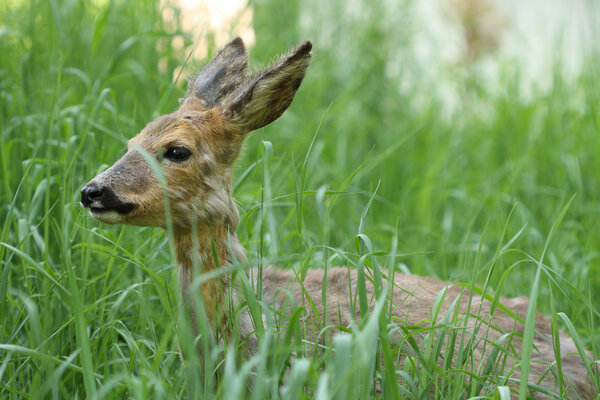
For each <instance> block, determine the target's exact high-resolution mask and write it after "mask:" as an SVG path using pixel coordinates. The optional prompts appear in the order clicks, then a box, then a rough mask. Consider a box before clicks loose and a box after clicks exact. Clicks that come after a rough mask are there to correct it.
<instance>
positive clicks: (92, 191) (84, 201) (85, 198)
mask: <svg viewBox="0 0 600 400" xmlns="http://www.w3.org/2000/svg"><path fill="white" fill-rule="evenodd" d="M102 193H103V190H102V188H98V187H96V186H93V185H86V186H84V188H83V189H81V205H82V206H84V207H89V206H90V205H91V204H92V203H93V202H94V200H96V199H97V198H98V197H100V196H102Z"/></svg>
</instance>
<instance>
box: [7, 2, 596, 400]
mask: <svg viewBox="0 0 600 400" xmlns="http://www.w3.org/2000/svg"><path fill="white" fill-rule="evenodd" d="M288 3H289V4H288ZM253 6H254V28H255V32H256V46H255V47H254V48H253V49H252V52H251V56H252V59H253V60H255V65H256V64H257V63H258V62H264V61H265V60H268V59H271V58H272V57H274V56H275V55H276V54H277V53H278V52H281V51H283V50H285V49H287V48H289V47H291V46H293V45H295V44H296V43H297V42H298V41H300V40H303V39H304V38H305V37H307V36H308V37H316V36H317V33H316V32H310V31H309V32H307V31H305V30H303V29H305V27H304V25H302V24H301V23H300V22H299V21H300V19H301V16H302V15H304V13H308V12H310V10H306V9H301V8H300V3H299V2H286V5H285V7H283V6H282V5H281V4H279V3H278V2H275V1H266V2H260V3H258V2H257V3H255V4H253ZM274 9H276V10H278V11H277V13H278V14H277V15H278V18H274V17H273V10H274ZM381 11H382V10H381V9H377V8H374V9H373V10H372V11H370V14H369V15H371V16H372V17H374V19H373V20H372V23H370V24H368V23H364V24H361V25H355V26H352V27H349V26H347V25H345V24H341V23H340V24H339V25H335V24H334V21H332V22H331V24H332V26H333V27H337V28H338V29H339V30H340V31H339V32H338V34H339V35H340V36H344V35H346V36H344V37H347V43H346V42H344V43H346V44H345V45H344V46H336V45H335V43H319V42H315V48H314V55H313V62H312V65H311V67H310V69H309V72H308V75H307V78H306V80H305V82H304V83H303V85H302V87H301V89H300V91H299V93H298V95H297V98H296V100H295V101H294V103H293V105H292V107H291V108H290V109H289V110H288V112H286V114H285V116H284V117H283V118H282V119H281V120H280V121H278V122H276V123H274V124H273V125H272V126H269V127H267V128H265V129H263V130H261V131H259V132H255V133H254V134H253V135H252V136H251V137H250V138H249V140H248V143H247V144H246V148H245V152H244V154H243V155H242V158H241V159H240V161H239V164H238V168H237V173H236V178H235V179H236V180H235V197H236V199H237V200H238V202H239V203H238V206H239V208H240V212H241V217H242V219H241V224H240V227H239V229H238V236H239V238H240V240H241V242H242V244H243V245H244V246H245V247H246V249H247V253H248V258H249V259H250V260H251V261H252V262H255V263H258V262H263V263H269V262H276V263H278V264H280V265H282V266H284V267H293V268H295V269H296V270H301V269H303V268H307V267H309V266H311V267H316V268H323V267H325V266H326V265H327V266H332V265H347V266H351V267H353V268H361V267H365V268H366V270H365V274H366V275H367V276H369V274H374V272H373V271H380V272H382V273H390V272H391V271H397V270H398V271H400V272H410V273H414V274H420V275H428V276H437V277H440V278H442V279H448V280H453V281H455V282H457V283H456V284H457V285H465V286H466V287H469V286H472V285H477V286H479V287H481V288H482V289H481V290H483V291H484V292H485V293H487V294H488V295H489V296H490V299H491V300H492V301H497V299H498V297H494V295H493V294H494V293H496V294H501V295H502V296H516V295H528V296H531V297H532V298H535V299H537V305H538V307H537V308H538V309H539V310H541V311H542V312H544V313H546V314H548V315H552V316H553V320H554V322H555V323H557V324H559V325H560V326H561V327H562V329H563V330H565V331H568V332H569V334H570V335H571V336H572V337H573V338H574V340H575V341H576V343H577V344H578V345H579V346H580V347H581V348H584V347H585V348H588V349H590V350H592V352H593V354H594V357H595V359H598V354H599V352H600V348H599V340H598V337H599V336H598V335H600V330H599V329H598V322H599V318H598V309H597V306H598V301H597V298H596V297H595V295H594V294H595V293H597V292H598V291H600V278H599V276H600V262H599V254H598V243H600V222H599V221H600V218H599V217H600V196H599V193H600V192H598V187H600V186H599V185H600V182H599V178H598V177H599V175H598V171H600V157H598V156H597V152H598V149H600V136H599V135H598V132H600V114H598V113H597V109H598V107H599V106H600V97H599V94H598V93H600V90H599V89H600V85H599V81H598V78H597V77H598V72H599V71H598V67H597V65H598V64H597V63H595V62H593V61H592V60H590V61H589V62H588V63H587V64H586V66H585V68H584V70H583V72H582V73H581V75H580V77H579V79H578V80H577V81H575V82H574V83H566V82H564V81H563V80H562V79H561V75H560V71H559V70H557V71H556V76H555V78H554V81H555V83H554V86H553V89H552V90H551V91H549V92H547V93H540V94H539V95H537V96H534V98H533V99H530V100H524V99H523V98H522V97H521V96H520V94H519V85H520V83H521V82H520V78H519V71H518V67H507V68H506V73H505V75H504V77H503V78H502V79H503V81H502V82H501V85H502V86H503V87H504V88H505V89H504V90H503V91H502V92H501V93H500V94H490V93H489V92H488V91H487V90H486V86H485V82H480V81H478V80H477V79H476V78H473V80H472V81H467V82H465V86H464V91H465V95H464V98H461V100H460V105H459V109H458V110H459V111H458V112H457V113H456V114H452V115H451V116H450V117H449V116H448V115H447V112H446V111H447V110H445V109H444V106H443V105H442V104H438V103H437V102H436V101H426V100H424V99H426V97H427V96H424V95H423V93H427V91H432V90H434V88H429V87H421V88H413V87H411V86H410V85H409V86H408V88H407V89H406V90H400V87H401V84H400V82H401V80H402V76H403V75H402V74H403V73H404V72H406V74H409V72H411V71H409V69H410V57H409V55H407V54H404V53H403V52H402V50H403V49H404V47H403V43H404V41H407V40H409V39H410V34H411V32H410V30H408V29H407V30H400V31H398V30H396V31H394V32H395V35H390V31H388V29H391V28H390V27H387V26H381V25H378V24H377V22H376V21H377V19H375V17H376V16H377V13H378V12H381ZM0 12H1V13H2V14H0V18H1V21H2V23H1V25H2V28H0V35H1V36H0V38H1V40H0V54H2V57H1V58H0V174H1V179H0V205H1V207H0V216H1V217H2V228H1V229H0V262H1V265H2V269H1V274H0V321H1V322H0V326H1V329H0V335H1V336H0V397H3V398H4V397H6V398H57V399H58V398H94V397H95V398H128V397H132V398H140V399H141V398H190V397H194V396H195V397H200V396H201V397H202V398H216V397H221V398H244V397H248V398H253V399H264V398H276V397H282V398H289V399H294V398H317V399H331V398H334V399H353V398H356V399H359V398H365V397H371V396H375V393H376V390H378V389H381V390H382V392H383V393H384V394H385V395H386V398H394V397H397V398H415V399H417V398H427V397H430V396H431V397H437V398H466V397H470V396H477V395H482V396H487V397H492V396H493V395H494V393H495V392H496V393H497V395H498V396H501V393H504V391H505V389H504V387H500V388H496V387H495V386H494V383H493V382H494V381H497V379H496V378H498V375H501V373H500V372H497V371H495V370H494V369H489V368H488V369H486V366H485V365H484V366H471V365H468V363H466V364H464V365H451V364H449V363H445V364H444V363H443V362H442V363H440V360H441V358H442V357H443V355H444V354H445V352H447V351H448V350H447V349H450V348H451V347H452V344H453V343H461V340H465V339H464V337H463V336H462V333H461V330H460V329H450V328H449V329H448V330H447V331H446V333H445V338H446V339H445V341H444V340H441V339H440V340H438V339H437V338H438V336H436V334H437V333H438V331H436V330H432V329H431V326H424V327H422V329H420V330H419V331H418V332H416V333H414V334H415V335H419V337H421V338H422V339H423V342H424V343H426V344H428V346H423V347H422V348H412V347H411V344H412V342H411V340H410V335H409V336H406V337H405V340H404V341H403V342H402V343H401V345H403V346H405V348H406V347H407V346H408V347H409V348H412V350H411V351H412V352H411V356H410V357H408V358H407V361H405V362H404V364H403V365H398V363H397V361H398V351H399V346H398V343H394V342H393V341H391V340H390V335H391V333H392V330H393V329H400V328H399V327H398V326H396V325H394V324H393V321H392V320H391V318H390V314H389V304H386V303H385V301H384V300H385V299H384V300H381V301H380V303H378V308H376V310H375V312H373V313H370V314H369V315H368V316H367V317H366V319H365V320H363V321H362V322H361V323H360V324H359V326H358V328H357V329H355V330H354V331H353V332H352V333H346V334H343V335H340V336H336V337H335V338H333V339H331V340H328V341H326V343H325V346H322V347H321V346H317V345H316V344H313V343H307V342H303V341H302V340H301V339H302V335H301V332H302V329H303V328H304V326H303V321H302V319H301V318H299V317H298V318H297V319H294V318H293V316H278V315H273V314H272V313H271V314H269V313H266V314H269V315H268V317H267V318H266V321H265V325H264V326H263V328H264V329H263V330H261V331H260V332H259V333H258V334H259V338H260V352H259V354H258V355H257V356H255V357H254V358H252V359H251V360H249V361H248V362H247V363H244V364H240V362H239V360H237V358H236V357H235V354H236V352H237V345H238V343H237V342H234V343H229V344H228V345H227V347H225V348H223V347H222V346H219V345H217V344H215V343H211V342H210V338H209V337H208V335H202V337H201V339H200V346H204V350H205V351H204V354H206V355H207V356H206V357H205V359H202V360H200V359H198V358H197V357H195V354H196V352H195V345H194V343H193V340H194V339H193V337H192V335H191V333H190V332H191V331H190V329H189V321H187V320H186V319H185V318H180V316H179V315H180V314H179V311H178V310H179V309H180V305H179V293H178V289H177V287H178V285H177V281H176V273H175V271H176V265H175V264H174V259H173V257H172V255H171V250H170V247H169V243H168V239H167V237H166V235H165V234H164V232H163V231H161V230H156V229H148V228H136V227H119V226H117V227H109V226H105V225H100V224H99V223H97V222H94V221H92V220H91V219H90V218H89V217H88V216H87V215H86V213H85V212H84V211H83V210H81V209H80V207H79V205H78V201H79V190H80V188H81V187H82V186H83V185H84V184H85V183H86V182H87V181H88V180H89V179H90V178H91V177H93V176H95V175H96V174H97V173H98V172H99V171H101V170H102V169H104V168H105V167H106V166H108V165H110V164H111V163H112V162H114V161H115V160H116V159H117V158H118V156H119V154H120V153H121V152H122V151H123V149H124V142H125V141H126V139H127V138H130V137H132V136H133V135H134V134H135V133H137V132H138V131H139V130H140V129H141V128H142V127H143V126H144V125H145V123H147V122H148V121H149V120H151V119H152V118H154V117H155V116H157V115H159V114H162V113H165V112H168V111H170V110H173V109H174V108H175V107H176V106H177V104H178V103H177V100H178V98H179V97H181V96H182V95H183V89H181V88H178V87H177V86H173V84H172V71H173V69H174V68H175V67H177V66H178V65H179V64H181V62H182V60H184V59H185V54H182V53H181V50H178V49H175V48H173V47H172V45H171V44H172V41H171V40H166V41H164V43H166V45H164V46H163V45H161V46H163V47H161V46H158V47H157V42H158V41H159V40H160V39H165V38H166V39H170V38H172V37H173V35H181V36H184V37H186V39H185V40H186V44H187V45H189V44H191V43H192V41H193V39H194V38H192V37H189V35H188V36H186V33H185V32H183V31H182V30H180V29H179V28H176V30H175V32H172V31H171V27H170V28H169V30H168V32H167V30H165V29H163V28H164V27H163V26H162V21H161V19H160V17H161V15H162V13H161V10H159V9H158V7H157V6H156V5H155V4H154V2H151V1H141V2H135V3H130V2H118V1H117V2H106V3H103V2H95V3H93V4H92V5H89V4H88V3H87V2H69V1H48V2H47V1H32V2H11V3H10V6H2V7H0ZM398 13H399V14H398V20H401V19H402V18H403V14H402V13H401V12H400V11H398ZM350 28H351V29H350ZM394 29H398V28H397V27H395V28H394ZM399 35H402V36H399ZM157 48H160V51H158V50H157ZM212 50H214V49H211V51H212ZM386 51H387V52H388V53H389V52H392V51H393V52H394V54H396V56H397V57H400V59H401V60H402V65H407V67H406V70H404V69H401V70H400V72H398V75H397V76H390V75H389V74H386V62H387V60H388V53H386ZM160 59H166V69H164V70H162V69H161V68H159V60H160ZM163 66H164V65H163ZM557 68H558V67H557ZM403 71H404V72H403ZM417 72H418V71H417ZM413 73H414V71H413ZM182 79H183V77H182ZM414 99H418V102H417V101H416V100H414ZM265 196H266V197H265ZM261 199H262V201H261ZM557 222H560V224H558V223H557ZM246 267H247V266H245V265H238V266H237V268H239V269H242V268H246ZM537 273H539V276H537V275H536V274H537ZM534 283H537V284H535V285H534ZM246 289H247V290H246V292H247V306H248V307H249V308H250V310H251V314H253V315H260V312H261V309H262V310H264V307H262V305H261V303H260V302H259V301H258V299H259V298H260V296H258V299H257V298H255V297H254V295H253V294H252V290H251V288H250V287H249V286H246ZM380 289H381V291H382V292H384V293H385V290H391V289H390V288H388V289H385V287H383V286H382V287H381V288H380ZM357 306H360V304H358V305H357ZM500 306H501V305H499V307H500ZM436 311H438V312H439V310H436V309H435V308H434V309H433V310H432V313H434V314H435V313H436ZM280 317H287V318H289V321H290V323H289V324H288V325H283V326H280V325H279V324H278V321H279V320H280V319H279V318H280ZM443 318H446V321H447V325H448V326H449V327H450V326H457V325H459V324H460V321H459V320H458V319H457V318H458V317H457V316H456V315H453V314H448V315H445V316H443ZM482 318H483V317H482ZM255 322H256V324H257V325H259V326H262V324H263V321H262V320H260V321H259V320H257V321H255ZM200 328H201V331H205V327H202V326H201V327H200ZM528 328H529V329H531V325H528ZM531 333H532V332H531V331H530V330H529V331H528V334H531ZM179 349H181V351H182V352H183V353H184V354H185V359H186V362H185V363H182V362H181V359H180V357H179ZM315 349H318V351H316V352H313V350H315ZM464 351H465V353H468V346H467V347H466V348H465V349H464ZM498 354H500V353H498ZM498 354H497V356H498V357H499V355H498ZM303 356H304V357H303ZM307 360H309V361H310V363H309V362H308V361H307ZM440 365H442V367H440ZM202 371H204V372H202ZM215 371H217V373H218V375H219V378H220V379H219V380H218V381H217V380H215V379H214V375H213V372H215ZM398 377H401V379H400V382H401V385H396V381H397V379H398ZM594 379H595V384H596V387H597V388H598V387H599V386H600V384H599V381H598V379H599V378H598V375H597V374H596V375H595V376H594ZM249 381H252V382H253V390H252V391H251V392H248V391H247V389H246V387H247V385H246V383H247V382H249ZM517 386H518V385H517Z"/></svg>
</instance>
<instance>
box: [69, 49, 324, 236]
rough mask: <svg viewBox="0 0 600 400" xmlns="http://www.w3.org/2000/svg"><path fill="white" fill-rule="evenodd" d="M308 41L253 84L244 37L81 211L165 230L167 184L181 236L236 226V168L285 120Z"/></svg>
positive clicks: (135, 146)
mask: <svg viewBox="0 0 600 400" xmlns="http://www.w3.org/2000/svg"><path fill="white" fill-rule="evenodd" d="M311 47H312V45H311V43H310V42H308V41H307V42H304V43H302V44H300V45H299V46H297V47H296V48H295V49H293V50H292V51H291V52H289V53H288V54H287V55H285V56H284V57H282V58H280V59H279V60H278V61H276V62H275V63H274V64H273V65H272V66H270V67H268V68H266V69H264V70H263V71H261V72H259V73H257V74H256V75H254V76H252V77H249V78H247V77H246V69H247V65H248V56H247V54H246V50H245V48H244V43H243V42H242V40H241V39H240V38H237V39H234V40H233V41H231V42H230V43H229V44H227V45H226V46H225V47H224V48H223V49H222V50H221V51H219V53H218V54H217V55H216V56H215V57H214V58H213V59H212V60H211V61H210V62H209V63H208V65H206V67H205V68H204V69H202V71H201V72H200V73H199V74H198V75H197V76H196V77H195V78H193V79H192V80H190V83H189V90H188V93H187V95H186V97H185V98H184V99H183V100H182V102H181V105H180V107H179V109H177V110H176V111H175V112H173V113H171V114H167V115H162V116H160V117H158V118H157V119H155V120H154V121H152V122H150V123H149V124H148V125H147V126H146V127H145V128H144V129H143V130H142V131H141V132H140V133H139V134H138V135H137V136H135V137H134V138H132V139H131V140H129V142H128V145H127V152H126V154H125V155H124V156H123V157H122V158H121V159H120V160H118V161H117V162H116V163H115V164H114V165H113V166H112V167H110V168H109V169H108V170H106V171H105V172H103V173H101V174H100V175H98V176H96V177H95V178H94V179H92V180H91V181H90V182H89V183H88V184H87V185H85V187H84V188H83V189H82V190H81V205H82V206H83V207H86V208H89V210H90V214H91V215H92V217H94V218H96V219H98V220H100V221H102V222H106V223H109V224H117V223H124V224H132V225H144V226H160V227H165V226H166V217H165V202H164V195H163V193H164V192H163V187H162V185H161V184H160V181H159V179H158V178H157V176H156V174H155V173H154V169H153V167H152V166H151V165H150V163H149V161H148V160H149V157H150V158H151V159H153V160H154V162H155V163H156V165H158V166H159V168H160V170H161V172H162V174H163V175H164V177H165V180H166V182H167V184H166V193H167V196H168V200H169V204H170V211H171V219H172V223H173V226H174V227H175V228H176V229H188V228H189V227H191V224H192V223H193V222H192V221H193V220H194V219H195V220H196V223H199V224H202V223H206V222H210V221H215V222H217V223H223V222H226V223H228V224H229V225H230V226H231V225H233V227H235V226H237V222H238V218H239V217H238V214H237V209H236V207H235V205H234V203H233V199H232V197H231V191H232V168H233V164H234V161H235V160H236V159H237V157H238V155H239V153H240V149H241V147H242V144H243V142H244V139H245V138H246V136H247V134H248V133H249V132H251V131H253V130H255V129H258V128H261V127H263V126H265V125H267V124H270V123H271V122H273V121H275V120H276V119H277V118H279V117H280V116H281V114H283V112H284V111H285V110H286V109H287V108H288V107H289V105H290V104H291V102H292V100H293V98H294V94H295V93H296V90H297V89H298V87H299V86H300V83H301V82H302V79H303V78H304V74H305V72H306V69H307V67H308V65H309V63H310V57H311V54H310V50H311Z"/></svg>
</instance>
